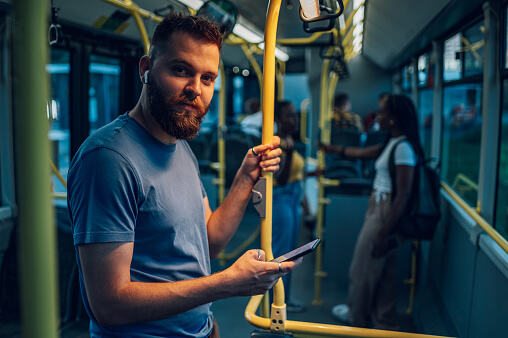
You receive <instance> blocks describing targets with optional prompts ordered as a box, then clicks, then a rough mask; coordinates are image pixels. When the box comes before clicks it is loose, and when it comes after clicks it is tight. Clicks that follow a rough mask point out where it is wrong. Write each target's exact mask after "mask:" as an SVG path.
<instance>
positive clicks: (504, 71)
mask: <svg viewBox="0 0 508 338" xmlns="http://www.w3.org/2000/svg"><path fill="white" fill-rule="evenodd" d="M501 7H502V12H503V15H502V16H501V20H500V21H501V24H500V25H499V26H500V30H499V32H498V33H499V38H500V41H501V43H500V45H499V53H500V54H501V55H500V57H499V70H500V71H499V73H500V75H501V76H500V79H499V85H500V86H501V88H500V91H501V96H500V102H499V109H500V112H499V122H498V126H499V131H498V135H499V137H498V140H497V142H498V151H497V170H496V183H497V184H496V185H495V189H494V194H495V195H494V207H493V219H492V227H493V228H494V229H495V230H496V231H498V232H499V230H498V224H497V216H498V215H497V212H498V198H499V190H500V189H499V172H500V169H501V168H500V167H501V150H502V148H501V146H502V140H503V123H502V119H503V97H504V95H505V93H506V94H508V86H505V85H504V84H505V81H507V80H508V64H507V62H508V56H507V55H506V53H507V52H508V44H507V41H506V39H507V38H508V0H506V1H504V3H503V4H502V6H501ZM506 132H508V130H506Z"/></svg>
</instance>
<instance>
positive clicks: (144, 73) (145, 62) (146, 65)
mask: <svg viewBox="0 0 508 338" xmlns="http://www.w3.org/2000/svg"><path fill="white" fill-rule="evenodd" d="M151 64H152V62H151V60H150V57H149V56H148V55H143V56H142V57H141V59H139V77H140V78H141V82H143V83H148V74H149V71H150V68H151Z"/></svg>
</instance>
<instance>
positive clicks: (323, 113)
mask: <svg viewBox="0 0 508 338" xmlns="http://www.w3.org/2000/svg"><path fill="white" fill-rule="evenodd" d="M332 52H333V47H330V48H328V51H327V52H326V56H330V55H331V54H332ZM329 68H330V59H329V58H326V59H325V60H324V61H323V65H322V68H321V95H320V105H319V106H320V114H319V128H320V130H321V142H323V143H326V142H329V141H330V136H329V131H328V132H327V130H329V128H327V125H326V124H327V118H328V116H329V109H330V108H329V100H328V83H327V79H328V71H329ZM328 123H329V121H328ZM318 167H319V169H324V168H325V154H324V152H323V151H322V150H319V151H318ZM318 182H319V187H318V214H317V222H316V236H317V237H319V238H322V237H323V223H324V203H325V187H324V184H323V182H322V178H319V181H318ZM322 250H323V249H322V246H318V247H317V249H316V255H315V259H316V261H315V272H314V299H313V301H312V304H314V305H321V304H323V300H322V299H321V279H322V278H324V277H326V273H325V272H324V271H323V270H322V255H323V251H322Z"/></svg>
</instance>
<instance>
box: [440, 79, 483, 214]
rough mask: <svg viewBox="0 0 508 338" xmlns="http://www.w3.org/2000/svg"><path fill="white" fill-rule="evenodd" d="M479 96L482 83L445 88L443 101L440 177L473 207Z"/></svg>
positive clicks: (476, 193)
mask: <svg viewBox="0 0 508 338" xmlns="http://www.w3.org/2000/svg"><path fill="white" fill-rule="evenodd" d="M481 95H482V86H481V83H471V84H459V85H453V86H447V87H445V88H444V97H443V127H444V128H443V144H442V156H441V159H442V164H441V168H442V171H441V175H442V178H443V179H444V180H445V181H446V182H447V183H448V184H449V185H450V186H452V188H453V189H454V190H455V191H457V192H458V193H459V195H461V196H462V197H463V198H464V200H465V201H467V202H468V203H469V204H470V205H471V206H474V207H476V201H477V197H478V172H479V167H480V163H479V162H480V143H481V125H482V118H481ZM458 155H459V156H458Z"/></svg>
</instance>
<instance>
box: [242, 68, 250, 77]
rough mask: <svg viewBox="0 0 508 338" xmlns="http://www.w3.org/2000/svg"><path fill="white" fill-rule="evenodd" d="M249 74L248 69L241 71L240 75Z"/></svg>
mask: <svg viewBox="0 0 508 338" xmlns="http://www.w3.org/2000/svg"><path fill="white" fill-rule="evenodd" d="M249 74H250V72H249V70H248V69H244V70H242V75H243V76H249Z"/></svg>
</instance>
